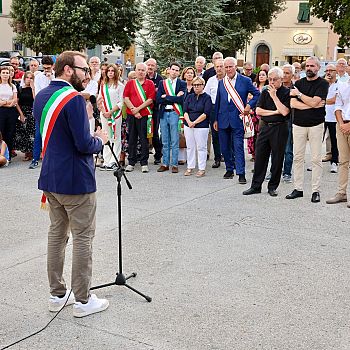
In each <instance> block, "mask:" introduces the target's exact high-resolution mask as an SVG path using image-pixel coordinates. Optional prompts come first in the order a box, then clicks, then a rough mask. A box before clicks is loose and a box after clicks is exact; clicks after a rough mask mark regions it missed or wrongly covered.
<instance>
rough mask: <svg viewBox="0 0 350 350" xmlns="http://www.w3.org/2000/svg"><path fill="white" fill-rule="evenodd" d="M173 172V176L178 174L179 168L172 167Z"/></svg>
mask: <svg viewBox="0 0 350 350" xmlns="http://www.w3.org/2000/svg"><path fill="white" fill-rule="evenodd" d="M171 172H172V173H173V174H176V173H178V172H179V168H178V167H177V166H172V167H171Z"/></svg>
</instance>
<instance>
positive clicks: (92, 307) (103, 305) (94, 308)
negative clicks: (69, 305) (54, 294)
mask: <svg viewBox="0 0 350 350" xmlns="http://www.w3.org/2000/svg"><path fill="white" fill-rule="evenodd" d="M108 306H109V301H108V300H107V299H99V298H97V296H96V295H95V294H91V295H90V298H89V301H88V302H87V303H86V304H82V303H80V302H79V301H76V302H75V303H74V305H73V316H74V317H85V316H89V315H92V314H95V313H97V312H101V311H104V310H106V309H107V308H108Z"/></svg>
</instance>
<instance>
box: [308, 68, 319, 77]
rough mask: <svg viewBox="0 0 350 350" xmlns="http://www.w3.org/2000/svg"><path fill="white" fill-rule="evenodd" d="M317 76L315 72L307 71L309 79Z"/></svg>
mask: <svg viewBox="0 0 350 350" xmlns="http://www.w3.org/2000/svg"><path fill="white" fill-rule="evenodd" d="M316 75H317V74H316V73H314V72H313V71H311V70H307V71H306V76H307V77H308V78H314V77H315V76H316Z"/></svg>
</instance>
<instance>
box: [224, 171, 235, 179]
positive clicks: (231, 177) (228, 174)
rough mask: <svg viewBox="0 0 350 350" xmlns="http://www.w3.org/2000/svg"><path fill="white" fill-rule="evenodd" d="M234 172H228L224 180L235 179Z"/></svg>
mask: <svg viewBox="0 0 350 350" xmlns="http://www.w3.org/2000/svg"><path fill="white" fill-rule="evenodd" d="M233 175H234V174H233V171H229V170H228V171H226V173H225V175H224V179H233Z"/></svg>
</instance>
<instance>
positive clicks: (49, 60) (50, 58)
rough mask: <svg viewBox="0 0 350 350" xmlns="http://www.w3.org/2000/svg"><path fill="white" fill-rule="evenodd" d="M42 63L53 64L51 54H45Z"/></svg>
mask: <svg viewBox="0 0 350 350" xmlns="http://www.w3.org/2000/svg"><path fill="white" fill-rule="evenodd" d="M41 64H49V65H50V66H53V59H52V57H51V56H43V58H42V59H41Z"/></svg>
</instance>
